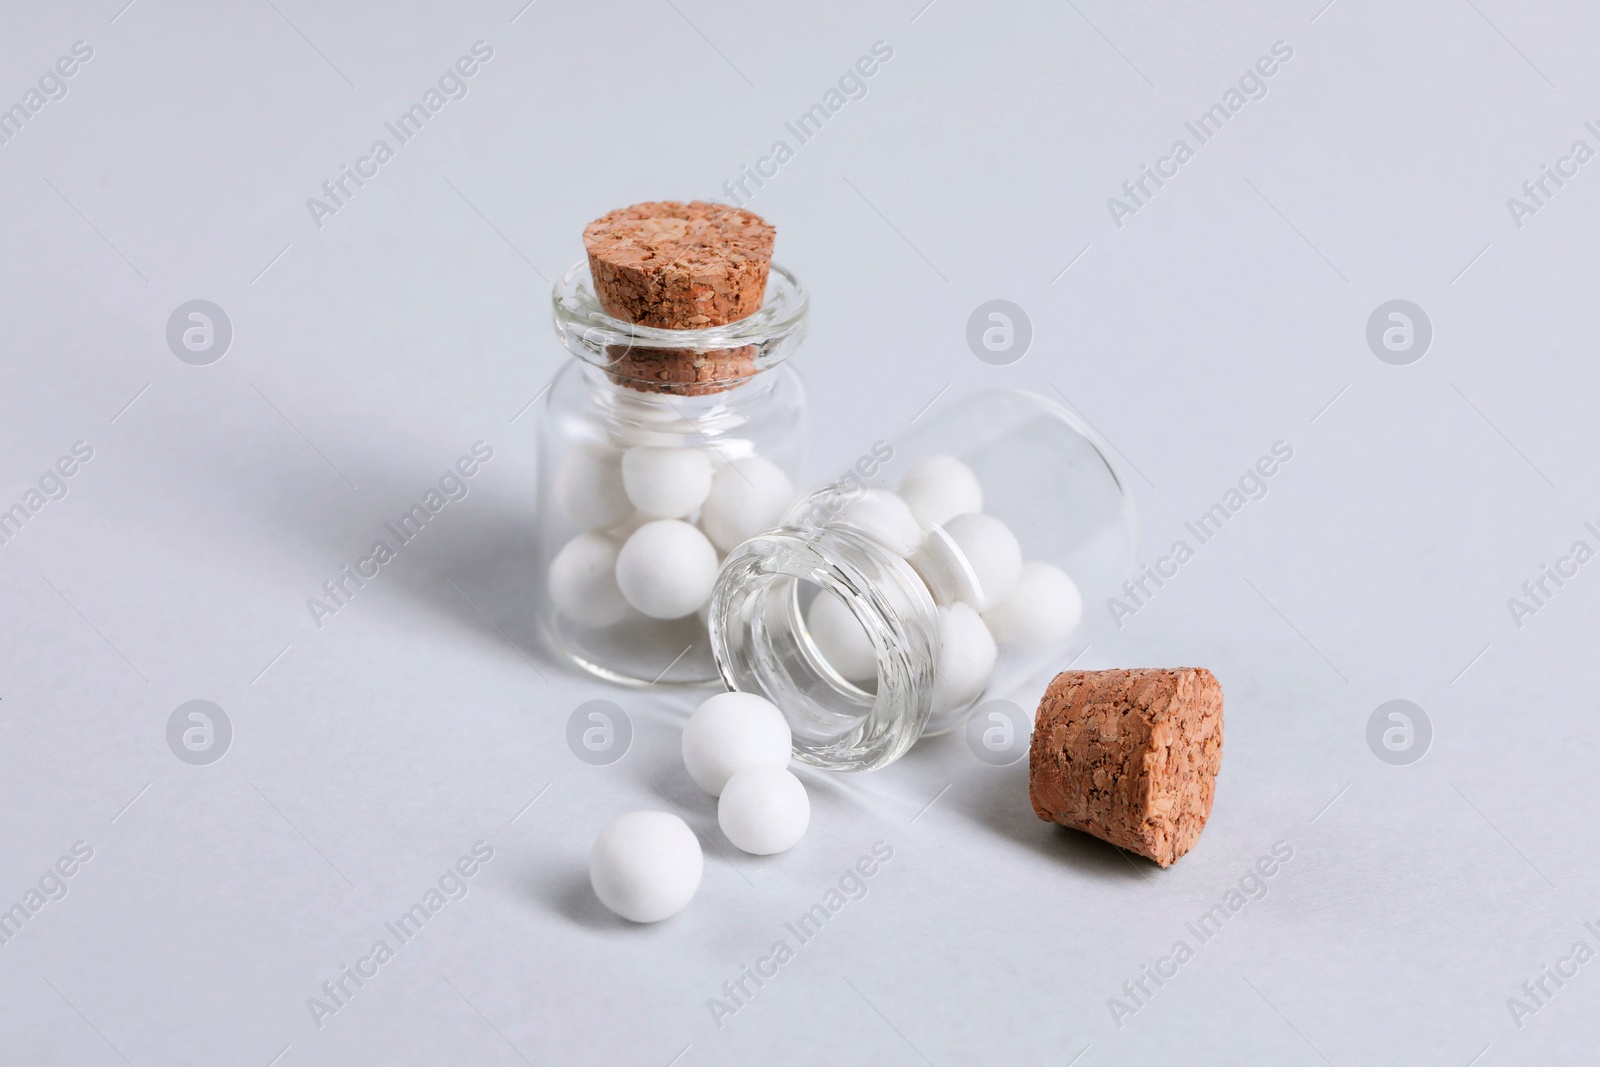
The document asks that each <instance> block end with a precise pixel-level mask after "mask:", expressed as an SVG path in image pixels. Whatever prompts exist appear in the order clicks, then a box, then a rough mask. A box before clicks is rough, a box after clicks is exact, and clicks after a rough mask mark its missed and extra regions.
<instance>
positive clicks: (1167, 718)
mask: <svg viewBox="0 0 1600 1067" xmlns="http://www.w3.org/2000/svg"><path fill="white" fill-rule="evenodd" d="M1221 765H1222V686H1221V684H1220V683H1219V682H1218V681H1217V679H1216V676H1215V675H1213V674H1212V673H1211V672H1210V671H1208V670H1206V669H1205V668H1204V667H1179V668H1175V669H1160V668H1137V669H1133V670H1113V671H1063V672H1062V673H1060V674H1058V675H1056V677H1055V679H1054V680H1053V681H1052V682H1051V683H1050V688H1049V689H1047V690H1046V691H1045V694H1044V698H1043V699H1042V700H1041V701H1040V702H1039V711H1038V715H1037V717H1036V718H1035V722H1034V729H1033V742H1032V745H1031V747H1030V749H1029V752H1028V794H1029V796H1030V798H1031V799H1032V801H1033V810H1034V812H1035V814H1037V815H1038V816H1039V818H1041V819H1043V820H1045V821H1046V822H1056V823H1060V824H1061V825H1062V826H1070V827H1072V828H1073V829H1075V830H1083V831H1085V832H1087V833H1091V834H1093V835H1094V836H1096V837H1098V838H1101V839H1102V840H1105V841H1109V842H1111V843H1112V844H1113V845H1116V846H1117V847H1119V848H1125V849H1128V850H1129V851H1130V852H1137V853H1138V854H1139V855H1141V856H1146V857H1148V858H1150V859H1152V860H1155V861H1156V862H1157V863H1159V864H1160V865H1161V866H1163V867H1170V866H1172V864H1173V863H1175V862H1177V860H1178V858H1179V857H1181V856H1182V855H1184V853H1186V852H1188V851H1189V850H1190V849H1191V848H1193V847H1194V845H1195V842H1196V841H1198V840H1199V839H1200V831H1201V830H1203V829H1205V825H1206V819H1207V818H1208V817H1209V816H1210V814H1211V801H1212V798H1213V797H1214V796H1215V794H1216V785H1217V771H1218V769H1219V768H1220V767H1221Z"/></svg>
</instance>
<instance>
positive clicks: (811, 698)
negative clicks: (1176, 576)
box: [710, 390, 1138, 770]
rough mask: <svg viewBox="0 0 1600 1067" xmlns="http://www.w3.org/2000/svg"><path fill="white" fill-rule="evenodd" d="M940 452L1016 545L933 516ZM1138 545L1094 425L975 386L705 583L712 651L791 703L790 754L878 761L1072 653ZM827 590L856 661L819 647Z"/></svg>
mask: <svg viewBox="0 0 1600 1067" xmlns="http://www.w3.org/2000/svg"><path fill="white" fill-rule="evenodd" d="M950 459H954V460H958V461H959V462H960V464H963V465H964V466H965V468H966V469H968V470H970V472H971V474H972V475H975V476H976V482H977V485H978V486H980V487H981V494H982V501H981V512H982V514H984V515H987V516H992V517H993V518H995V519H998V520H1000V522H1001V523H1004V525H1005V527H1006V528H1009V530H1010V532H1011V535H1014V537H1015V542H1016V544H1015V547H1014V548H1005V547H1004V546H1000V548H996V547H994V546H995V538H994V536H993V527H994V525H995V524H994V523H992V522H991V521H990V520H973V519H970V518H958V517H945V516H938V515H935V514H934V513H936V512H937V511H938V510H939V507H938V506H936V505H937V500H936V499H935V498H937V497H938V494H931V495H930V493H929V492H928V491H927V490H928V486H929V485H930V484H931V482H930V477H931V476H929V475H928V471H929V469H930V467H934V468H938V469H941V470H942V469H947V468H948V467H949V466H950V464H949V460H950ZM926 461H932V462H931V464H930V463H928V462H926ZM908 473H910V474H911V475H912V478H911V484H910V485H908V483H907V480H906V475H907V474H908ZM934 480H937V479H934ZM941 484H943V483H941ZM913 486H915V487H916V488H914V487H913ZM917 488H920V489H921V490H923V491H922V493H921V494H920V496H918V494H917ZM891 489H898V493H899V494H900V495H899V496H895V495H894V494H892V493H889V492H887V491H889V490H891ZM890 496H894V499H892V500H890V499H886V497H890ZM959 498H960V494H959V493H957V494H955V495H954V496H952V495H950V494H945V496H944V497H943V498H941V499H945V500H947V501H954V502H953V503H949V505H948V506H950V507H958V506H962V505H961V503H960V500H959ZM907 499H912V500H917V501H918V508H919V513H921V514H924V515H933V516H934V521H918V522H916V523H915V525H914V526H913V527H911V533H910V534H907V533H906V527H905V526H904V523H903V522H901V523H896V522H894V521H890V520H892V519H894V518H895V516H896V514H898V515H899V516H901V517H904V516H906V515H909V509H907V508H905V507H902V505H901V501H902V500H907ZM930 500H934V503H929V502H928V501H930ZM969 502H970V501H969ZM968 514H970V512H968ZM886 516H887V518H886ZM975 528H977V529H976V533H975V532H974V529H975ZM978 534H983V535H985V536H984V538H979V537H978V536H977V535H978ZM999 540H1000V541H1004V540H1005V538H1004V536H1001V537H1000V538H999ZM1018 548H1020V558H1021V560H1022V561H1025V562H1024V564H1023V568H1024V569H1022V570H1021V571H1020V572H1018V571H1017V570H1016V569H1015V568H1014V566H1013V565H1014V563H1015V556H1016V549H1018ZM1002 549H1003V550H1002ZM1137 553H1138V523H1137V519H1136V516H1135V513H1134V507H1133V499H1132V497H1131V496H1130V494H1129V493H1128V490H1127V486H1126V484H1125V482H1124V481H1123V479H1122V478H1121V477H1120V476H1119V474H1118V473H1117V470H1116V468H1115V466H1114V465H1113V464H1112V462H1111V460H1110V458H1109V457H1108V455H1107V451H1106V449H1105V448H1103V447H1102V446H1101V444H1100V443H1099V442H1098V441H1097V440H1096V437H1095V435H1094V433H1093V431H1091V430H1090V429H1089V428H1088V427H1087V426H1086V425H1084V424H1083V423H1082V422H1080V421H1079V420H1078V419H1077V418H1076V417H1074V416H1073V415H1072V414H1071V413H1070V412H1068V411H1067V410H1066V409H1065V408H1063V407H1062V406H1060V405H1059V404H1057V403H1055V402H1054V401H1052V400H1049V399H1047V398H1045V397H1042V396H1038V395H1035V394H1032V393H1026V392H1021V391H1017V390H994V391H990V392H984V393H979V394H977V395H975V396H972V397H969V398H968V399H966V400H963V401H961V402H960V403H958V404H956V405H954V406H952V407H950V408H949V409H947V410H945V411H944V412H942V413H941V414H939V415H938V416H936V417H931V418H929V419H927V420H926V421H925V422H924V423H923V424H922V425H920V426H919V427H918V428H917V429H916V430H914V431H912V432H911V433H909V434H907V435H906V436H905V437H904V438H902V439H900V440H897V441H894V442H881V441H880V442H877V443H876V444H874V445H873V447H872V449H871V450H870V451H869V452H868V453H866V454H864V455H863V456H862V459H861V461H860V462H858V463H857V464H856V465H855V466H854V467H853V468H852V470H851V471H849V472H847V473H846V475H845V476H844V477H843V478H841V479H840V480H839V481H837V482H835V483H833V484H831V485H827V486H824V487H822V488H820V489H817V490H814V491H813V492H811V493H809V494H807V495H806V496H804V497H802V498H801V499H800V501H799V502H798V503H796V504H795V505H794V507H792V508H791V509H790V511H789V513H788V514H787V515H786V516H785V519H784V522H783V524H782V525H781V526H779V527H776V528H774V529H772V530H769V531H767V532H765V533H762V534H760V535H759V536H756V537H754V538H752V539H750V540H748V541H746V542H745V543H744V544H742V545H740V546H739V547H738V548H737V549H735V550H734V551H733V552H732V554H730V555H729V557H728V559H727V560H726V562H725V563H724V564H723V567H722V571H721V574H720V575H719V576H718V579H717V585H716V589H715V591H714V592H713V594H712V599H711V612H710V626H711V643H712V649H713V652H714V654H715V657H716V661H717V665H718V668H719V669H720V671H721V673H722V679H723V681H724V682H725V683H726V684H727V685H728V686H729V688H732V689H737V690H742V691H747V692H755V693H760V694H762V695H764V696H766V697H767V698H768V699H769V700H771V701H772V702H773V703H775V704H776V705H777V706H778V707H779V708H781V709H783V711H784V713H785V715H787V716H788V718H789V723H790V726H791V728H792V729H793V731H794V738H795V756H796V758H797V759H799V760H801V761H802V762H804V763H808V764H811V765H813V766H817V767H825V768H829V769H834V770H870V769H873V768H876V767H882V766H885V765H886V764H888V763H891V762H893V761H894V760H896V759H898V758H899V757H900V756H901V755H903V754H904V753H905V752H906V751H907V749H909V748H910V747H911V745H913V744H914V743H915V742H916V741H917V739H918V738H919V737H922V736H925V735H931V734H934V733H940V732H943V731H945V730H949V729H951V728H953V727H954V726H956V725H957V724H958V723H960V722H961V721H962V720H963V719H964V718H965V716H966V715H967V714H968V713H969V712H970V711H971V709H972V708H973V707H975V706H976V705H977V704H979V703H981V702H982V701H983V700H985V699H986V698H988V697H989V696H991V695H1000V694H1004V693H1006V692H1007V691H1009V690H1011V689H1014V687H1015V686H1016V685H1017V684H1019V683H1020V682H1022V681H1023V680H1025V679H1027V678H1028V677H1029V676H1031V675H1033V674H1035V673H1036V672H1038V671H1039V670H1041V669H1043V668H1045V667H1048V666H1050V665H1051V664H1058V665H1060V666H1063V667H1064V666H1065V665H1066V664H1068V663H1070V662H1071V661H1072V660H1073V659H1074V658H1075V657H1076V656H1077V655H1078V654H1079V653H1081V652H1082V651H1083V649H1084V648H1085V647H1086V646H1087V644H1088V641H1089V635H1090V630H1091V625H1090V616H1088V615H1087V614H1086V612H1085V611H1084V608H1085V607H1086V606H1088V605H1093V604H1099V603H1103V602H1104V601H1105V599H1106V598H1107V597H1109V596H1112V595H1114V594H1115V593H1116V592H1117V591H1118V588H1119V587H1120V585H1121V583H1122V582H1123V581H1124V580H1126V579H1127V578H1128V577H1130V576H1131V575H1132V574H1133V572H1134V567H1135V560H1136V558H1137ZM1008 557H1009V558H1010V559H1011V564H1007V562H1006V559H1007V558H1008ZM997 561H998V562H997ZM986 582H987V584H988V588H987V589H986V588H985V583H986ZM1002 586H1003V587H1002ZM828 594H831V595H832V596H835V597H837V598H838V599H839V600H841V601H843V603H844V605H845V606H846V607H848V609H849V615H850V616H853V618H854V620H855V621H856V623H858V624H859V626H860V629H861V630H862V631H864V640H865V641H866V642H870V647H868V646H867V645H862V646H861V650H862V652H863V654H864V655H865V656H866V657H867V659H866V660H865V661H864V662H865V663H866V664H867V667H866V670H865V672H864V673H863V671H862V670H861V669H860V668H857V669H856V670H854V671H845V670H841V669H839V668H838V667H837V666H836V663H837V662H838V658H837V657H836V659H835V661H830V659H829V657H828V655H826V654H825V653H824V649H825V648H827V649H837V648H839V647H840V645H839V643H838V638H839V633H840V630H839V625H840V624H838V623H835V624H834V625H833V626H831V627H829V632H828V633H824V632H821V628H820V627H817V628H814V627H813V626H812V625H811V623H812V622H813V621H814V619H813V615H812V612H811V607H812V602H813V600H815V599H816V598H817V597H819V596H822V595H828ZM1074 601H1076V603H1074ZM979 620H981V623H982V625H981V627H980V626H979V625H978V622H979ZM858 636H859V635H858ZM830 637H831V640H830ZM957 646H959V647H957ZM985 668H987V669H985Z"/></svg>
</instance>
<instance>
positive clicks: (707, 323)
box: [583, 200, 776, 396]
mask: <svg viewBox="0 0 1600 1067" xmlns="http://www.w3.org/2000/svg"><path fill="white" fill-rule="evenodd" d="M775 237H776V231H775V230H774V229H773V228H772V226H770V225H769V224H768V223H767V222H766V221H765V220H764V219H762V218H761V216H759V215H757V214H755V213H754V212H750V211H743V210H740V209H739V208H733V207H728V206H726V205H723V204H709V203H706V202H704V201H701V200H694V201H691V202H689V203H682V202H680V201H676V200H662V201H655V202H648V203H643V204H634V205H633V206H632V207H625V208H619V209H618V210H616V211H612V212H610V213H608V214H606V215H602V216H601V217H600V218H598V219H595V220H594V221H593V222H591V223H589V225H588V226H586V227H584V230H583V246H584V249H585V251H586V252H587V253H588V256H589V273H590V276H591V277H593V279H594V291H595V297H596V298H597V299H598V300H599V302H600V306H601V308H603V309H604V310H605V312H606V314H608V315H610V316H611V317H612V318H616V319H622V320H624V321H626V322H631V323H635V324H638V325H640V326H652V327H655V328H657V329H664V330H700V329H706V328H708V327H712V326H725V325H727V324H728V323H730V322H737V321H739V320H740V319H742V318H745V317H747V316H749V315H751V314H753V313H755V312H756V311H758V310H759V309H760V307H761V303H762V301H763V300H765V299H766V293H767V274H768V272H769V270H770V268H771V266H772V246H773V241H774V239H775ZM606 355H607V358H608V359H609V360H610V365H609V368H608V369H609V372H610V374H611V377H612V379H613V380H614V381H617V382H619V383H620V384H622V385H626V386H629V387H631V388H634V389H640V390H644V391H649V392H662V393H674V394H678V395H683V396H698V395H704V394H707V393H715V392H720V391H722V390H724V389H728V388H730V387H732V386H733V385H736V384H738V383H739V382H740V381H742V380H743V379H745V378H748V377H749V376H750V375H752V374H754V373H755V372H756V370H757V367H756V350H755V347H754V346H751V345H746V346H743V347H740V348H729V349H714V350H706V351H690V350H685V349H664V348H622V347H618V346H611V347H608V348H607V350H606Z"/></svg>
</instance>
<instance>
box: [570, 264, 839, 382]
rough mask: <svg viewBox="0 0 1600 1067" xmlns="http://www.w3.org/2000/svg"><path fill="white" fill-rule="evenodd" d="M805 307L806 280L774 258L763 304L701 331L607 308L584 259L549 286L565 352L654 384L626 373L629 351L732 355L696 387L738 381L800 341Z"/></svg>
mask: <svg viewBox="0 0 1600 1067" xmlns="http://www.w3.org/2000/svg"><path fill="white" fill-rule="evenodd" d="M810 306H811V299H810V296H809V295H808V294H807V293H806V290H805V286H803V285H801V284H800V280H799V279H798V278H796V277H795V276H794V274H792V273H791V272H790V271H788V270H787V269H785V268H784V267H782V266H780V265H778V264H776V263H774V264H772V268H771V271H770V273H769V275H768V278H767V288H766V293H765V295H764V297H763V299H762V303H761V307H760V308H759V309H758V310H757V311H756V312H755V313H754V314H751V315H747V316H745V317H744V318H742V319H739V320H738V321H736V322H730V323H727V324H725V325H722V326H708V327H706V328H705V329H701V330H668V329H662V328H660V327H656V326H641V325H639V324H637V323H632V322H626V321H624V320H622V319H618V318H615V317H614V316H612V315H609V314H607V313H606V311H605V310H604V309H603V308H602V307H601V306H600V301H599V299H598V298H597V297H596V296H595V291H594V279H593V278H592V277H591V275H590V273H589V262H588V260H586V259H585V260H580V261H579V262H577V263H574V264H573V265H572V266H571V267H569V268H567V271H566V273H564V274H563V275H562V276H561V278H560V280H559V281H557V282H556V284H555V285H554V286H553V288H552V290H551V308H552V312H553V315H554V321H555V330H556V336H557V337H559V338H560V339H561V343H562V344H563V345H564V346H565V347H566V349H567V351H569V352H571V353H572V354H573V355H575V356H577V357H578V358H579V359H581V360H583V361H584V362H586V363H590V364H593V365H594V366H597V367H601V368H603V369H605V370H606V371H607V373H608V374H611V375H613V376H614V377H620V378H624V379H629V380H637V381H640V382H643V383H647V384H652V385H655V384H659V383H658V382H657V381H656V380H654V379H649V378H643V377H638V376H637V375H634V374H630V373H629V371H628V367H629V357H630V355H640V354H648V355H650V356H651V357H659V356H668V357H681V358H685V359H692V358H693V357H695V356H696V355H707V354H711V355H723V356H726V355H728V354H730V353H737V354H738V356H739V359H738V360H737V361H734V366H733V367H730V368H729V370H728V373H727V374H726V375H725V376H724V377H718V376H716V375H715V374H713V375H712V376H711V377H708V378H702V379H701V380H700V382H699V384H701V385H709V384H715V383H717V382H720V381H724V380H727V381H732V380H736V379H743V378H746V377H749V375H750V374H751V373H753V372H759V371H762V370H766V369H768V368H770V367H773V366H776V365H778V364H779V363H782V362H783V361H784V360H786V359H787V358H788V357H789V355H790V354H791V353H792V352H793V351H794V350H795V348H797V347H798V346H799V344H800V342H801V341H802V340H804V338H805V334H806V320H807V315H808V313H809V311H810ZM735 368H736V369H735Z"/></svg>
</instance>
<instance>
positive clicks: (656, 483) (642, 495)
mask: <svg viewBox="0 0 1600 1067" xmlns="http://www.w3.org/2000/svg"><path fill="white" fill-rule="evenodd" d="M622 486H623V488H624V489H625V490H627V494H628V499H629V500H631V501H633V506H634V507H636V508H638V509H639V510H640V511H642V512H644V513H645V514H646V515H649V516H651V517H652V518H657V519H681V518H683V517H684V516H685V515H687V514H689V513H690V512H691V511H693V510H694V509H695V508H697V507H699V506H700V503H701V501H703V500H705V498H706V494H707V493H709V492H710V491H711V459H710V457H708V456H707V455H706V454H705V452H703V451H702V450H700V449H698V448H656V447H654V446H649V445H639V446H635V447H634V448H630V449H628V450H627V451H626V452H624V453H623V454H622Z"/></svg>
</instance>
